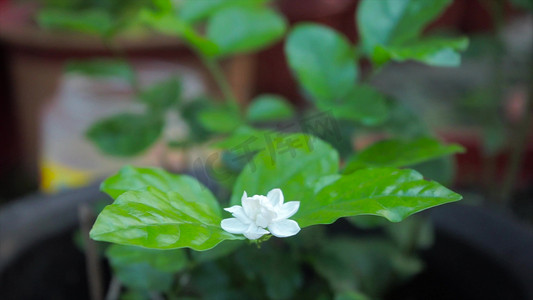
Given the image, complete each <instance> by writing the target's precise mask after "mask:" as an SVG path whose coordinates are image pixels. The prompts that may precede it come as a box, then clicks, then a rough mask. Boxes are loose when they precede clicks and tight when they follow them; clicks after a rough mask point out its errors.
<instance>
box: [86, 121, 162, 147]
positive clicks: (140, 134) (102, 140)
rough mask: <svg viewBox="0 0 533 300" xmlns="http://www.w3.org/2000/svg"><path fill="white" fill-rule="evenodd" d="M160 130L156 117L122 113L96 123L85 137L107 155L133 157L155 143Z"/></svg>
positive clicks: (160, 122)
mask: <svg viewBox="0 0 533 300" xmlns="http://www.w3.org/2000/svg"><path fill="white" fill-rule="evenodd" d="M162 128H163V121H162V120H161V119H160V118H158V117H154V116H150V115H141V114H129V113H124V114H119V115H115V116H113V117H110V118H107V119H103V120H99V121H97V122H96V123H94V124H93V125H92V126H91V127H90V128H89V129H88V130H87V132H86V136H87V137H88V138H89V139H90V140H91V141H92V142H93V143H94V144H95V145H96V146H98V148H99V149H100V150H102V151H103V152H105V153H107V154H110V155H114V156H133V155H136V154H140V153H141V152H143V151H144V150H146V149H148V148H149V147H150V146H151V145H152V144H153V143H155V141H156V140H157V139H158V138H159V136H160V134H161V130H162Z"/></svg>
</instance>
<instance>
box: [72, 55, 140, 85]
mask: <svg viewBox="0 0 533 300" xmlns="http://www.w3.org/2000/svg"><path fill="white" fill-rule="evenodd" d="M65 72H67V73H78V74H82V75H85V76H90V77H101V78H122V79H124V80H127V81H128V82H129V83H132V82H133V81H134V80H133V78H134V71H133V69H132V68H131V65H130V64H129V63H128V62H127V61H124V60H117V59H92V60H70V61H68V63H67V65H66V66H65Z"/></svg>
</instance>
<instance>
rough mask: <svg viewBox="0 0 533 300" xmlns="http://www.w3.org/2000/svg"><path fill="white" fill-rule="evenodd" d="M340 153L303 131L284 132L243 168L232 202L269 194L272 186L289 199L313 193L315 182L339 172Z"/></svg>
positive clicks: (305, 199) (303, 200) (306, 199)
mask: <svg viewBox="0 0 533 300" xmlns="http://www.w3.org/2000/svg"><path fill="white" fill-rule="evenodd" d="M338 166H339V157H338V154H337V151H335V150H334V149H333V148H332V147H331V146H330V145H328V144H326V143H325V142H323V141H321V140H319V139H318V138H314V137H310V136H307V135H304V134H293V135H288V136H284V137H282V138H280V139H278V140H276V141H273V142H272V144H271V145H270V147H268V148H267V149H264V150H262V151H260V152H259V153H258V154H257V155H256V156H255V157H254V159H253V160H252V161H250V162H249V163H248V164H247V165H246V166H245V167H244V169H243V171H242V172H241V174H240V175H239V177H238V178H237V182H236V183H235V186H234V188H233V194H232V197H231V204H232V205H234V204H240V199H241V197H242V194H243V192H244V191H246V192H247V193H248V195H256V194H257V195H266V194H267V192H268V191H270V190H271V189H273V188H280V189H281V190H282V191H283V194H284V196H285V199H287V200H286V201H295V200H296V201H302V205H304V203H306V202H305V201H308V200H309V198H312V197H313V193H314V189H315V185H316V182H317V181H318V179H319V178H321V177H324V176H326V175H331V174H335V173H337V170H338Z"/></svg>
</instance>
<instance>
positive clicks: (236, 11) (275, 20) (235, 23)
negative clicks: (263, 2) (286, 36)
mask: <svg viewBox="0 0 533 300" xmlns="http://www.w3.org/2000/svg"><path fill="white" fill-rule="evenodd" d="M285 27H286V24H285V20H284V19H283V17H282V16H281V15H280V14H278V13H276V12H275V11H273V10H269V9H266V8H247V7H231V8H227V9H224V10H221V11H219V12H217V13H216V14H215V15H214V16H213V17H212V18H211V19H210V20H209V22H208V23H207V37H208V39H209V40H210V41H212V42H214V43H215V44H216V45H217V46H218V53H217V55H218V56H224V55H229V54H236V53H242V52H250V51H254V50H259V49H262V48H264V47H266V46H268V45H271V44H273V43H274V42H275V41H277V40H278V39H280V38H281V36H282V35H283V33H284V32H285Z"/></svg>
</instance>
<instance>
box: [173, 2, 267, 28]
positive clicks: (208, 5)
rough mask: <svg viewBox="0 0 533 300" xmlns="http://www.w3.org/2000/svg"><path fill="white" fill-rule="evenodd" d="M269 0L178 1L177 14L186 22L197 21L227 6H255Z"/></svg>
mask: <svg viewBox="0 0 533 300" xmlns="http://www.w3.org/2000/svg"><path fill="white" fill-rule="evenodd" d="M268 1H269V0H209V1H205V0H204V1H198V0H185V1H182V2H181V3H179V7H178V15H179V17H180V18H181V19H183V20H185V21H186V22H191V23H192V22H197V21H201V20H203V19H206V18H208V17H211V16H212V15H213V14H215V13H217V12H218V11H220V10H222V9H225V8H229V7H257V6H259V5H261V4H264V3H265V2H268Z"/></svg>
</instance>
